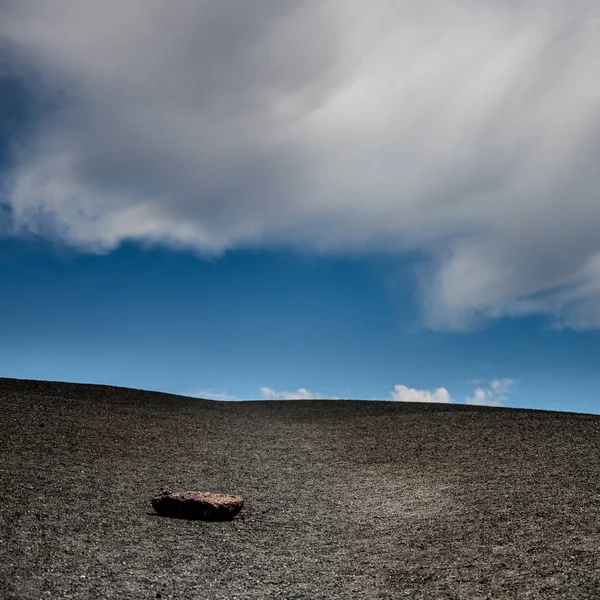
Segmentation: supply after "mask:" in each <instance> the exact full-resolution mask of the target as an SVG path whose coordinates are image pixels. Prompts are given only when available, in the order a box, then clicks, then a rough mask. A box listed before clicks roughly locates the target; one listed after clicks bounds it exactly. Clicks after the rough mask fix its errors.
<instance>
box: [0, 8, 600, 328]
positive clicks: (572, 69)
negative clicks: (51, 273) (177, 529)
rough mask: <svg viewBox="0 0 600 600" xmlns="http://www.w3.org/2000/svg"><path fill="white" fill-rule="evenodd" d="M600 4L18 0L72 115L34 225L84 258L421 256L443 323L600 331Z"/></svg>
mask: <svg viewBox="0 0 600 600" xmlns="http://www.w3.org/2000/svg"><path fill="white" fill-rule="evenodd" d="M599 23H600V5H598V4H597V3H593V2H591V1H587V2H584V1H574V2H567V1H566V0H564V1H558V0H546V1H545V2H542V1H540V0H538V1H530V2H516V1H513V2H506V1H500V0H487V1H485V0H484V1H483V2H482V1H478V2H475V1H464V2H445V3H435V4H427V3H422V2H417V1H416V0H403V1H402V0H401V1H399V2H389V1H387V0H374V2H371V3H369V4H368V6H367V4H365V3H364V2H358V0H356V1H355V0H347V1H344V2H342V1H333V0H330V1H321V2H313V1H303V2H302V1H289V0H277V1H276V0H273V1H268V0H260V1H257V2H252V3H248V2H241V1H222V0H221V1H216V0H205V1H203V2H196V1H194V2H192V1H191V0H190V1H184V0H182V1H180V2H177V3H172V2H166V1H163V0H160V1H159V0H130V1H129V2H126V3H120V2H119V3H118V2H116V1H115V0H106V1H105V2H101V3H81V2H79V1H77V0H55V1H54V2H52V3H48V2H45V1H44V0H29V1H28V2H18V3H17V2H4V3H2V4H1V5H0V48H2V49H3V50H2V54H3V56H5V57H8V58H5V59H4V60H1V61H0V69H3V70H5V71H6V70H9V71H10V73H11V74H12V76H21V77H22V78H23V80H24V81H26V82H27V85H28V86H29V89H30V90H32V93H35V94H37V95H39V97H40V98H42V97H43V98H44V99H45V101H46V102H47V106H48V107H49V108H48V109H47V110H46V111H45V112H44V113H43V115H41V116H40V119H39V121H38V123H37V127H36V129H35V132H34V135H28V136H27V138H26V139H24V140H21V144H20V146H19V147H18V152H17V153H16V155H15V162H14V167H13V168H12V169H11V170H10V172H9V174H8V176H7V178H6V179H5V181H4V187H5V189H6V192H5V193H4V196H5V200H4V202H5V204H6V205H8V206H9V207H10V210H11V214H12V227H13V230H14V231H15V233H18V232H23V231H34V232H43V233H44V234H47V235H48V234H50V235H53V236H57V237H59V238H61V239H63V240H64V241H65V242H67V243H69V244H73V245H75V246H77V247H80V248H82V249H84V250H88V251H89V250H91V251H108V250H111V249H112V248H114V247H116V246H117V245H118V244H119V243H120V242H122V241H124V240H137V241H141V242H144V243H161V244H168V245H172V246H177V247H183V248H190V249H192V250H195V251H199V252H202V253H219V252H222V251H224V250H227V249H229V248H239V247H249V246H281V245H288V246H294V247H298V248H302V249H305V250H307V251H317V252H328V251H334V252H353V253H356V252H363V251H368V252H372V251H385V252H392V253H402V252H406V251H410V252H414V251H417V252H420V253H422V254H423V255H424V256H425V257H427V262H426V265H425V266H424V267H423V269H422V271H421V273H420V285H421V291H422V298H423V306H424V307H425V314H426V319H427V322H428V323H429V325H430V326H432V327H438V328H463V327H470V326H472V325H473V324H476V323H477V322H479V321H480V320H482V319H484V320H485V319H487V318H495V317H500V316H504V315H525V314H549V315H552V316H553V317H554V318H555V319H556V321H557V322H558V323H561V324H566V325H570V326H574V327H589V326H597V325H598V324H600V302H599V300H600V238H599V237H598V235H597V232H598V231H599V227H600V201H599V200H600V199H599V198H598V192H597V190H598V189H600V188H599V184H600V171H599V170H598V169H597V162H598V147H599V145H600V131H599V123H600V120H599V118H598V117H599V111H600V72H599V71H600V67H599V66H598V61H597V58H596V57H597V56H598V51H600V41H599V40H600V35H599V34H600V31H599V29H600V26H599Z"/></svg>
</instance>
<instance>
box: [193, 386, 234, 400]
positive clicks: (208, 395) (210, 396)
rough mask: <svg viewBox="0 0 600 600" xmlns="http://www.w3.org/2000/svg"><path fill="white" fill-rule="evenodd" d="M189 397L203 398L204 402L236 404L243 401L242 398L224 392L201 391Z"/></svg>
mask: <svg viewBox="0 0 600 600" xmlns="http://www.w3.org/2000/svg"><path fill="white" fill-rule="evenodd" d="M188 395H189V396H191V397H192V398H203V399H204V400H222V401H225V402H235V401H239V400H241V398H237V397H236V396H232V395H230V394H228V393H227V392H226V391H223V390H206V389H200V390H196V391H195V392H192V393H191V394H188Z"/></svg>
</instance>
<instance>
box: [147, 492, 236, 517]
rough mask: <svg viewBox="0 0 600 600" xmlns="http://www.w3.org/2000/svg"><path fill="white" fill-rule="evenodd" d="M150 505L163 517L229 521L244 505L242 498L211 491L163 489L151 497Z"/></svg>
mask: <svg viewBox="0 0 600 600" xmlns="http://www.w3.org/2000/svg"><path fill="white" fill-rule="evenodd" d="M152 506H153V507H154V510H155V511H156V512H157V513H158V514H159V515H162V516H164V517H172V518H176V519H201V520H203V521H231V519H233V518H234V517H235V515H237V514H238V513H239V512H240V510H241V509H242V506H244V499H243V498H242V497H241V496H230V495H228V494H215V493H213V492H170V491H163V492H161V493H160V494H159V495H158V496H155V497H154V498H152Z"/></svg>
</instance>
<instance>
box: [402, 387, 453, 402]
mask: <svg viewBox="0 0 600 600" xmlns="http://www.w3.org/2000/svg"><path fill="white" fill-rule="evenodd" d="M390 400H391V401H392V402H438V403H441V404H450V403H451V402H452V396H450V392H448V390H447V389H446V388H443V387H440V388H437V389H436V390H417V389H415V388H409V387H407V386H405V385H395V386H394V389H393V390H392V392H391V394H390Z"/></svg>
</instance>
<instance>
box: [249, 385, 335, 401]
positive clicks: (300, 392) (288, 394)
mask: <svg viewBox="0 0 600 600" xmlns="http://www.w3.org/2000/svg"><path fill="white" fill-rule="evenodd" d="M260 392H261V394H262V395H263V398H264V399H265V400H339V398H338V397H337V396H324V395H323V394H320V393H319V392H311V391H310V390H307V389H306V388H299V389H297V390H296V391H290V390H274V389H273V388H270V387H262V388H260Z"/></svg>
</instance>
